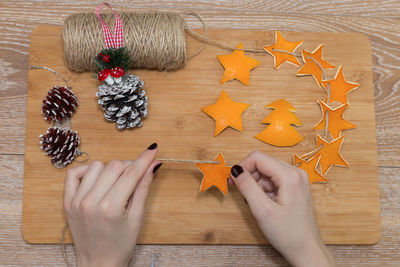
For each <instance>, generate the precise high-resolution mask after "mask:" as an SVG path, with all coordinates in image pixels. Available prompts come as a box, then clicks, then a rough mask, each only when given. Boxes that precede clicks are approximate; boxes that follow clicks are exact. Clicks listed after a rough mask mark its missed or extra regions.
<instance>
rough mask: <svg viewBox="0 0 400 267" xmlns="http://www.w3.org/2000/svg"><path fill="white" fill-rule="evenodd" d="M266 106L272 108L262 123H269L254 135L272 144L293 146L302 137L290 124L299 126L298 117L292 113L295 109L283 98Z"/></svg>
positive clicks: (301, 139)
mask: <svg viewBox="0 0 400 267" xmlns="http://www.w3.org/2000/svg"><path fill="white" fill-rule="evenodd" d="M266 108H271V109H274V110H273V111H272V112H271V113H270V114H269V115H268V116H267V117H265V119H264V120H263V121H262V123H268V124H269V125H268V126H267V127H266V128H265V129H264V130H263V131H262V132H260V133H259V134H257V135H256V136H255V138H257V139H258V140H260V141H262V142H264V143H267V144H270V145H273V146H294V145H296V144H298V143H300V142H301V141H303V139H304V138H303V137H302V136H301V135H300V134H299V133H298V132H297V130H296V129H295V128H294V127H293V126H292V125H295V126H301V125H302V123H301V121H300V119H299V118H297V116H296V115H295V114H294V113H293V112H295V111H296V109H295V108H294V107H293V106H292V104H290V103H289V102H288V101H287V100H285V99H280V100H277V101H274V102H272V103H271V104H269V105H267V106H266Z"/></svg>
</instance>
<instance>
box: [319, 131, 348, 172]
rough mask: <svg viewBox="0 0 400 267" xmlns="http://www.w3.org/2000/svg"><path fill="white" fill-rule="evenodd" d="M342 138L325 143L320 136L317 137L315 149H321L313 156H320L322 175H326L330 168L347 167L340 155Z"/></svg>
mask: <svg viewBox="0 0 400 267" xmlns="http://www.w3.org/2000/svg"><path fill="white" fill-rule="evenodd" d="M343 140H344V136H343V135H342V136H340V137H338V138H336V139H334V140H332V141H331V142H328V141H326V140H325V139H323V138H322V137H321V136H319V135H317V147H320V146H321V148H320V149H319V150H318V151H317V152H316V153H315V156H316V157H318V156H321V158H320V160H319V165H320V166H321V172H322V174H324V175H325V174H326V173H327V172H328V171H329V169H330V168H331V167H332V166H334V165H335V166H342V167H349V164H348V163H347V161H346V160H345V159H344V158H343V156H342V155H341V154H340V148H341V147H342V144H343Z"/></svg>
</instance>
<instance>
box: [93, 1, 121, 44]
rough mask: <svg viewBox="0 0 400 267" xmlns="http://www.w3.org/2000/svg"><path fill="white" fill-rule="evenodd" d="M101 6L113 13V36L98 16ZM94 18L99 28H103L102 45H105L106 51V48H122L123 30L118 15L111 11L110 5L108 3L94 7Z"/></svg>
mask: <svg viewBox="0 0 400 267" xmlns="http://www.w3.org/2000/svg"><path fill="white" fill-rule="evenodd" d="M103 5H105V6H107V7H109V8H110V9H111V10H112V12H113V13H114V16H115V24H114V32H113V34H111V30H110V27H109V26H108V25H107V23H106V22H105V21H104V20H103V19H102V18H101V16H100V10H101V7H102V6H103ZM96 17H97V19H98V20H99V21H100V23H101V26H102V28H103V35H104V43H105V45H106V49H108V48H116V49H118V48H120V47H123V46H124V30H123V24H122V19H121V17H120V16H119V15H118V13H117V12H116V11H114V10H113V9H112V7H111V5H110V4H108V3H102V4H99V5H98V6H97V7H96Z"/></svg>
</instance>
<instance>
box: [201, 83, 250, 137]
mask: <svg viewBox="0 0 400 267" xmlns="http://www.w3.org/2000/svg"><path fill="white" fill-rule="evenodd" d="M249 106H250V105H249V104H246V103H240V102H234V101H232V99H231V98H230V97H229V96H228V94H227V93H226V92H225V91H224V90H222V92H221V94H220V95H219V97H218V100H217V103H215V104H212V105H210V106H207V107H204V108H202V109H201V110H202V111H203V112H204V113H206V114H207V115H208V116H210V117H211V118H213V119H214V120H215V132H214V136H217V135H219V134H220V133H221V132H222V131H223V130H225V129H226V128H227V127H228V126H229V127H232V128H234V129H236V130H238V131H240V132H241V131H242V130H243V125H242V114H243V112H244V111H245V110H246V109H247V108H248V107H249Z"/></svg>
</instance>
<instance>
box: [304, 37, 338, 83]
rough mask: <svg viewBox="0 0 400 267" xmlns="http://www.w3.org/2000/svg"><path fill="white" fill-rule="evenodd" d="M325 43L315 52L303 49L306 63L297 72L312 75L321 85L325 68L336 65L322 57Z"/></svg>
mask: <svg viewBox="0 0 400 267" xmlns="http://www.w3.org/2000/svg"><path fill="white" fill-rule="evenodd" d="M323 47H324V45H322V44H321V45H319V46H318V47H317V48H316V49H315V50H314V51H313V52H311V53H310V52H308V51H306V50H304V49H303V51H302V52H301V55H302V58H303V62H304V65H303V66H302V67H301V68H300V69H299V71H298V72H297V75H298V76H302V75H312V76H313V77H314V79H315V80H316V81H317V83H318V85H319V86H320V87H321V81H322V78H323V77H322V73H323V69H332V68H334V67H335V66H333V65H331V64H330V63H328V62H327V61H325V60H323V59H322V48H323Z"/></svg>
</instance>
